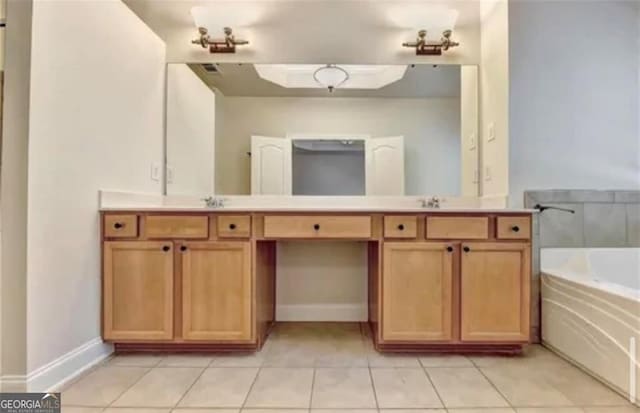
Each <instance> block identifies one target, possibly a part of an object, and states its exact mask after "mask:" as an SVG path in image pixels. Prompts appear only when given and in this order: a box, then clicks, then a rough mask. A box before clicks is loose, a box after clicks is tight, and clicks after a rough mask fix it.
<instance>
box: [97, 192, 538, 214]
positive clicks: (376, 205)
mask: <svg viewBox="0 0 640 413" xmlns="http://www.w3.org/2000/svg"><path fill="white" fill-rule="evenodd" d="M217 198H219V199H224V200H225V206H224V207H222V208H207V207H205V203H204V201H202V200H201V199H200V198H198V197H186V196H162V195H154V194H133V193H124V192H117V191H101V192H100V211H103V212H117V211H141V212H170V211H176V212H208V213H210V212H234V211H236V212H406V213H425V212H430V213H474V212H476V213H507V214H509V213H514V214H515V213H534V212H537V211H536V210H533V209H524V208H520V209H518V208H515V209H514V208H507V207H506V199H504V197H492V198H477V197H441V199H443V201H442V202H441V207H440V208H425V207H422V206H421V200H422V199H424V198H429V196H426V197H416V196H407V197H368V196H367V197H365V196H355V197H351V196H347V197H344V196H340V197H326V196H244V195H241V196H224V195H221V196H218V197H217Z"/></svg>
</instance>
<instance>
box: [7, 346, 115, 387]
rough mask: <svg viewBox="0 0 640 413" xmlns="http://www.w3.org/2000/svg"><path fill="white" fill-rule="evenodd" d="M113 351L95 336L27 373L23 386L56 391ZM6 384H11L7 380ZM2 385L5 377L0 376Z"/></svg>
mask: <svg viewBox="0 0 640 413" xmlns="http://www.w3.org/2000/svg"><path fill="white" fill-rule="evenodd" d="M111 353H113V346H112V345H111V344H107V343H104V342H103V341H102V338H100V337H96V338H94V339H93V340H90V341H88V342H86V343H84V344H83V345H81V346H79V347H76V348H75V349H73V350H71V351H70V352H68V353H66V354H63V355H62V356H60V357H58V358H57V359H55V360H53V361H52V362H50V363H48V364H45V365H44V366H42V367H40V368H38V369H36V370H34V371H32V372H31V373H29V374H28V375H27V376H26V378H24V379H23V380H24V382H25V383H24V387H25V388H26V390H27V391H30V392H48V391H58V390H60V389H61V388H62V387H63V386H64V385H65V384H67V383H69V382H70V381H71V380H73V379H75V378H76V377H78V376H79V375H80V374H82V373H83V372H85V371H86V370H88V369H90V368H91V367H93V366H95V365H96V364H98V363H100V362H101V361H102V360H104V359H106V358H107V357H109V355H111ZM6 382H7V384H12V383H10V382H9V381H8V380H7V381H6ZM2 383H3V386H4V383H5V378H4V377H3V378H2Z"/></svg>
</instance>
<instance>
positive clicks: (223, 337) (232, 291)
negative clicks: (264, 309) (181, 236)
mask: <svg viewBox="0 0 640 413" xmlns="http://www.w3.org/2000/svg"><path fill="white" fill-rule="evenodd" d="M180 251H181V257H182V260H181V261H182V338H183V339H184V340H186V341H192V340H196V341H197V340H204V341H216V342H223V341H224V342H226V341H229V342H249V341H252V340H253V328H252V313H251V311H252V308H253V307H252V304H251V300H252V277H251V244H250V243H249V242H239V241H231V242H188V243H184V244H182V245H181V246H180Z"/></svg>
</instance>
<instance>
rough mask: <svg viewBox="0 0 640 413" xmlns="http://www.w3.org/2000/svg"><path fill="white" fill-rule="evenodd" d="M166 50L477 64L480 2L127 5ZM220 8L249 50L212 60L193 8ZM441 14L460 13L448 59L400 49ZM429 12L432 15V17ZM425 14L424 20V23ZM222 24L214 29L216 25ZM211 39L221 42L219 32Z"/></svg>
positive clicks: (265, 0) (232, 58)
mask: <svg viewBox="0 0 640 413" xmlns="http://www.w3.org/2000/svg"><path fill="white" fill-rule="evenodd" d="M124 1H125V3H126V4H127V5H128V6H129V7H130V8H131V9H132V10H133V11H134V12H135V13H136V14H137V15H138V16H139V17H140V18H141V19H142V20H143V21H144V22H145V23H146V24H147V25H149V27H151V28H152V29H153V30H154V31H155V32H156V33H157V34H158V36H160V37H161V38H162V39H163V40H164V41H165V42H166V44H167V58H168V60H169V61H170V62H183V63H186V62H211V61H219V62H255V63H342V64H375V63H378V64H392V63H413V62H418V61H419V62H430V63H431V62H433V63H458V64H477V63H478V61H479V43H480V42H479V37H480V36H479V25H480V23H479V22H480V7H479V1H477V0H410V1H404V0H231V1H230V0H124ZM196 6H206V7H210V8H212V9H213V10H215V13H213V15H214V17H213V19H214V21H215V19H216V17H215V16H218V19H219V22H218V23H217V24H219V26H220V30H221V28H222V27H223V26H226V25H231V26H233V25H234V23H235V24H236V27H234V31H235V33H236V34H237V36H238V37H242V38H246V39H247V40H249V41H250V45H249V46H247V47H244V48H239V49H238V52H237V53H236V54H226V55H215V56H211V55H210V54H209V53H208V51H206V50H204V49H202V48H200V47H199V46H197V45H192V44H191V43H190V42H191V40H192V39H194V38H195V37H196V36H197V31H196V27H195V23H194V19H193V17H192V15H191V9H192V8H193V7H196ZM443 8H447V9H454V10H456V11H458V19H457V23H456V28H455V31H454V39H455V40H458V41H460V43H461V46H460V47H458V48H455V49H453V50H451V51H450V52H448V53H447V54H445V55H444V56H442V57H417V56H415V51H413V50H411V49H407V48H403V47H402V46H401V44H402V42H404V41H408V40H413V39H414V38H415V36H416V30H415V29H416V27H415V26H416V25H418V24H419V23H417V22H420V21H422V20H428V19H429V16H431V17H433V15H434V14H435V13H436V10H442V9H443ZM430 12H431V14H430ZM420 16H424V17H420ZM212 24H216V23H212ZM210 30H211V34H212V35H213V36H217V35H218V34H217V33H216V29H215V28H210Z"/></svg>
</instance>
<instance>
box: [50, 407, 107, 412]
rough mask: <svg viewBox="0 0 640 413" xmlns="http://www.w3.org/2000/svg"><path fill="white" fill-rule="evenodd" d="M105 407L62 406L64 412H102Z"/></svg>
mask: <svg viewBox="0 0 640 413" xmlns="http://www.w3.org/2000/svg"><path fill="white" fill-rule="evenodd" d="M103 410H104V408H103V407H80V406H62V409H61V412H62V413H100V412H102V411H103Z"/></svg>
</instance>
